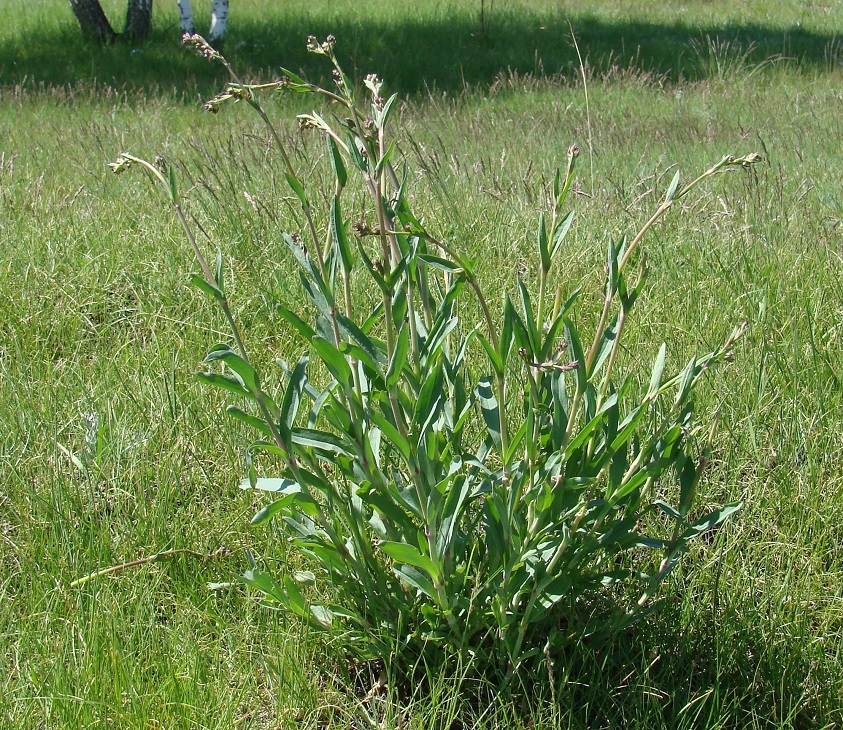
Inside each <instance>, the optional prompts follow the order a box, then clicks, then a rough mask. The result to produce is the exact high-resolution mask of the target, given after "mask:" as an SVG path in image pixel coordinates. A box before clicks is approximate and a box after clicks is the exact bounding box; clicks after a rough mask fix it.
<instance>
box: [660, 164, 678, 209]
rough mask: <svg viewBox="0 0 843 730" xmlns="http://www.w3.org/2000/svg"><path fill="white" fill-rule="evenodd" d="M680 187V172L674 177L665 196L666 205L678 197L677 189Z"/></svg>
mask: <svg viewBox="0 0 843 730" xmlns="http://www.w3.org/2000/svg"><path fill="white" fill-rule="evenodd" d="M678 187H679V170H677V171H676V174H675V175H674V176H673V180H671V181H670V185H669V187H668V188H667V194H666V195H665V196H664V202H665V203H672V202H673V197H674V196H675V195H676V189H677V188H678Z"/></svg>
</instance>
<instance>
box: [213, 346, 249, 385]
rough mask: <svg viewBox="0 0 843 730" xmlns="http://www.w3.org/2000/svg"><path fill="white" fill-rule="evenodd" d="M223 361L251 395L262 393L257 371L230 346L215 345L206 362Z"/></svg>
mask: <svg viewBox="0 0 843 730" xmlns="http://www.w3.org/2000/svg"><path fill="white" fill-rule="evenodd" d="M215 360H221V361H222V362H224V363H225V364H226V366H227V367H228V368H229V369H230V370H231V371H232V372H233V373H234V374H235V375H236V376H237V377H238V378H239V379H240V381H241V382H242V383H243V385H244V386H245V387H246V389H247V390H248V391H249V392H250V393H254V394H257V393H259V392H260V386H259V384H258V374H257V373H256V372H255V369H254V368H253V367H252V366H251V365H250V364H249V363H248V362H246V361H245V360H244V359H243V358H242V357H240V355H238V354H237V353H236V352H234V350H232V349H231V348H230V347H229V346H228V345H215V346H214V347H212V348H211V350H210V351H209V352H208V354H207V355H206V356H205V362H213V361H215Z"/></svg>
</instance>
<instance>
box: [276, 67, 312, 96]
mask: <svg viewBox="0 0 843 730" xmlns="http://www.w3.org/2000/svg"><path fill="white" fill-rule="evenodd" d="M279 70H280V71H281V74H282V75H283V76H286V77H287V78H288V79H290V81H292V82H293V84H294V85H295V86H303V87H305V88H304V89H303V90H304V91H310V84H308V83H307V82H306V81H305V80H304V79H303V78H301V77H300V76H296V75H295V74H294V73H293V72H292V71H288V70H287V69H286V68H284V67H283V66H279ZM282 88H283V87H282ZM295 90H296V91H299V90H300V89H295Z"/></svg>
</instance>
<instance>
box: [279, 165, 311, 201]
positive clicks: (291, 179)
mask: <svg viewBox="0 0 843 730" xmlns="http://www.w3.org/2000/svg"><path fill="white" fill-rule="evenodd" d="M284 177H285V178H286V179H287V184H288V185H289V186H290V187H291V188H292V189H293V192H294V193H295V194H296V197H297V198H298V199H299V202H300V203H301V207H302V208H307V196H306V195H305V194H304V186H303V185H302V184H301V183H300V182H299V180H298V178H296V177H295V176H294V175H291V174H290V173H289V172H285V173H284Z"/></svg>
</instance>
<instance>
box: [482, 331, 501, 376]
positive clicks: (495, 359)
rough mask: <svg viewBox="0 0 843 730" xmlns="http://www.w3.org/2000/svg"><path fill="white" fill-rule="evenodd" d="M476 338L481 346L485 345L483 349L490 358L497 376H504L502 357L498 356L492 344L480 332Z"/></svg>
mask: <svg viewBox="0 0 843 730" xmlns="http://www.w3.org/2000/svg"><path fill="white" fill-rule="evenodd" d="M476 337H477V339H478V340H480V344H481V345H483V349H484V350H485V351H486V355H487V356H488V358H489V362H490V363H491V364H492V367H493V368H494V370H495V373H496V374H497V375H503V371H504V368H503V360H501V356H500V355H499V354H498V352H497V351H496V350H495V348H494V347H492V343H491V342H489V340H487V339H486V338H485V337H484V336H483V335H481V334H480V333H479V332H478V333H477V334H476Z"/></svg>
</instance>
